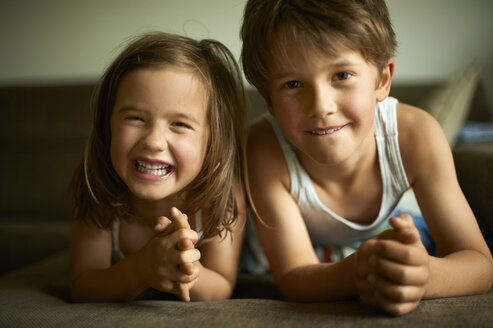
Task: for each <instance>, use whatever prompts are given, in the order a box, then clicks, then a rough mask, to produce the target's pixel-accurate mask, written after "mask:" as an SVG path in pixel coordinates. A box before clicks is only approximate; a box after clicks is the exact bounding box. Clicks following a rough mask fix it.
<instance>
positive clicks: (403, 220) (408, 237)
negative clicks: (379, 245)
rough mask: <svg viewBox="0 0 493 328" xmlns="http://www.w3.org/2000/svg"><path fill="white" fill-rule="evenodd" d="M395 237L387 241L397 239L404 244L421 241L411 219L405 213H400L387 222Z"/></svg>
mask: <svg viewBox="0 0 493 328" xmlns="http://www.w3.org/2000/svg"><path fill="white" fill-rule="evenodd" d="M389 223H390V225H391V226H392V228H393V232H394V233H395V235H394V236H393V237H392V238H389V239H397V240H399V241H401V242H403V243H406V244H412V243H416V242H418V241H419V240H421V237H420V235H419V231H418V229H417V228H416V226H415V225H414V220H413V218H412V217H411V216H410V215H409V214H406V213H401V214H399V215H398V216H396V217H393V218H391V219H390V220H389Z"/></svg>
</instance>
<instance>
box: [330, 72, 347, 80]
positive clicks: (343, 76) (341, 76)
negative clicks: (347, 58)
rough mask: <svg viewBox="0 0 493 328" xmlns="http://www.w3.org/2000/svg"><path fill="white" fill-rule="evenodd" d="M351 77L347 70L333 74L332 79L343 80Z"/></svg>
mask: <svg viewBox="0 0 493 328" xmlns="http://www.w3.org/2000/svg"><path fill="white" fill-rule="evenodd" d="M350 77H351V73H348V72H339V73H337V74H336V75H334V80H336V81H344V80H347V79H349V78H350Z"/></svg>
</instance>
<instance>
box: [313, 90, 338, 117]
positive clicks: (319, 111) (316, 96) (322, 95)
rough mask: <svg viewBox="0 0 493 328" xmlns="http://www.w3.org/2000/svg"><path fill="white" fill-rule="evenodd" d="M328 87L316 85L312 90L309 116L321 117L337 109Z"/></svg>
mask: <svg viewBox="0 0 493 328" xmlns="http://www.w3.org/2000/svg"><path fill="white" fill-rule="evenodd" d="M328 89H329V88H327V87H324V86H317V87H315V88H313V91H312V97H311V98H312V101H311V106H309V107H310V113H309V114H310V116H313V117H318V118H322V117H325V116H327V115H330V114H333V113H335V112H336V111H337V105H336V102H335V101H334V97H333V95H331V92H330V90H328Z"/></svg>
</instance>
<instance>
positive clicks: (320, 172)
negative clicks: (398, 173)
mask: <svg viewBox="0 0 493 328" xmlns="http://www.w3.org/2000/svg"><path fill="white" fill-rule="evenodd" d="M360 150H361V151H359V152H357V153H354V154H353V155H352V156H351V157H349V158H348V159H347V160H346V161H344V162H341V163H338V164H336V165H323V164H318V163H316V162H313V161H302V164H303V166H304V168H305V170H306V171H307V173H308V175H309V176H310V178H311V179H312V180H313V181H314V182H315V183H316V184H318V185H319V186H321V187H322V188H323V187H324V186H327V185H330V186H334V184H336V185H338V186H341V187H347V188H350V187H351V186H353V185H354V184H355V183H358V180H359V178H361V177H366V176H368V174H372V173H373V172H376V173H377V174H378V170H379V162H378V153H377V146H376V141H375V137H374V134H370V135H369V139H368V140H367V142H366V146H364V147H361V148H360Z"/></svg>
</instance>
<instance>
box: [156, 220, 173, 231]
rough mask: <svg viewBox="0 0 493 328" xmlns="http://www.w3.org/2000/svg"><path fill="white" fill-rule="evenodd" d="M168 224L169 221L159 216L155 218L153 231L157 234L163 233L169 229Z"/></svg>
mask: <svg viewBox="0 0 493 328" xmlns="http://www.w3.org/2000/svg"><path fill="white" fill-rule="evenodd" d="M170 224H171V220H170V219H168V218H167V217H165V216H160V217H158V218H157V222H156V225H155V226H154V231H155V232H157V233H160V232H163V231H165V230H166V229H167V228H168V227H169V225H170Z"/></svg>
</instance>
